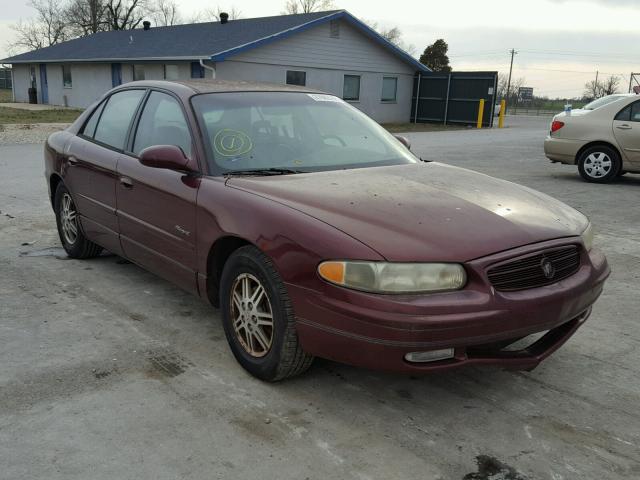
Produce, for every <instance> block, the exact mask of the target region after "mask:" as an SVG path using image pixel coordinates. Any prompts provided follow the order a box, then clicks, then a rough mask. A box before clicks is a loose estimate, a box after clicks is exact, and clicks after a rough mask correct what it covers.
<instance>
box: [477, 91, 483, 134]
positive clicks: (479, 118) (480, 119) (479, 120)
mask: <svg viewBox="0 0 640 480" xmlns="http://www.w3.org/2000/svg"><path fill="white" fill-rule="evenodd" d="M483 115H484V98H481V99H480V105H479V107H478V125H477V127H478V128H482V116H483Z"/></svg>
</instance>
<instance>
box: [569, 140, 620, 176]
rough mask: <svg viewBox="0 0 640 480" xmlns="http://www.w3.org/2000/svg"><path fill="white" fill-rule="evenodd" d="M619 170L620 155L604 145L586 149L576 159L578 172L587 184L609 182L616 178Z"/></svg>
mask: <svg viewBox="0 0 640 480" xmlns="http://www.w3.org/2000/svg"><path fill="white" fill-rule="evenodd" d="M621 168H622V163H621V161H620V155H618V152H616V151H615V150H614V149H613V148H611V147H607V146H606V145H596V146H593V147H590V148H587V149H586V150H585V151H584V152H582V154H580V157H579V158H578V171H579V172H580V175H581V176H582V178H583V179H585V180H586V181H587V182H592V183H608V182H611V181H612V180H614V179H615V178H616V177H617V176H618V174H619V172H620V170H621Z"/></svg>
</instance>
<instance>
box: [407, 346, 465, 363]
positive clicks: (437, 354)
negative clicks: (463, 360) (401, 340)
mask: <svg viewBox="0 0 640 480" xmlns="http://www.w3.org/2000/svg"><path fill="white" fill-rule="evenodd" d="M453 354H454V351H453V348H443V349H442V350H430V351H428V352H410V353H407V354H406V355H405V356H404V359H405V360H406V361H407V362H411V363H427V362H437V361H438V360H447V359H449V358H453Z"/></svg>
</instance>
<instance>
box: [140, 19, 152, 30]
mask: <svg viewBox="0 0 640 480" xmlns="http://www.w3.org/2000/svg"><path fill="white" fill-rule="evenodd" d="M142 28H143V29H145V30H149V29H150V28H151V22H150V21H149V20H145V21H144V22H142Z"/></svg>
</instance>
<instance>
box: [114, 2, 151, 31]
mask: <svg viewBox="0 0 640 480" xmlns="http://www.w3.org/2000/svg"><path fill="white" fill-rule="evenodd" d="M147 7H148V3H147V0H106V9H107V19H108V22H109V30H131V29H134V28H136V27H137V26H138V25H140V23H141V22H142V20H143V19H144V16H145V14H146V13H148V10H147Z"/></svg>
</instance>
